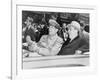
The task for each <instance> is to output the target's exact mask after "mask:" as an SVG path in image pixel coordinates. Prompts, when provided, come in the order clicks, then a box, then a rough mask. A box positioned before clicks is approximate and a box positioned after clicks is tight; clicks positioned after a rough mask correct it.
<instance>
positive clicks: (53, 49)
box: [29, 21, 63, 56]
mask: <svg viewBox="0 0 100 80" xmlns="http://www.w3.org/2000/svg"><path fill="white" fill-rule="evenodd" d="M59 29H60V26H59V24H58V23H57V22H55V21H52V22H50V25H49V34H48V35H43V36H42V37H41V39H40V41H39V42H38V43H35V42H33V45H32V46H30V47H29V49H30V51H33V52H37V53H38V54H39V55H43V56H53V55H57V54H58V53H59V51H60V49H61V47H62V44H63V39H62V38H61V37H59V36H58V34H57V32H58V30H59Z"/></svg>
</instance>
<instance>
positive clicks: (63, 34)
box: [22, 16, 89, 57]
mask: <svg viewBox="0 0 100 80" xmlns="http://www.w3.org/2000/svg"><path fill="white" fill-rule="evenodd" d="M24 24H25V25H24V26H23V27H22V42H23V44H22V48H23V50H24V51H28V52H32V53H33V54H34V52H35V53H37V54H38V55H41V56H55V55H73V54H75V55H80V54H84V53H85V52H89V32H88V31H86V30H85V28H86V26H87V25H85V23H84V22H82V21H80V22H78V21H71V22H70V23H69V24H66V23H62V25H59V23H58V22H57V21H56V18H55V17H53V16H52V17H51V18H50V19H49V21H48V24H47V23H46V22H45V21H41V22H40V23H39V24H38V23H34V19H33V18H31V17H27V19H26V21H25V22H24ZM29 55H30V54H29V53H27V54H26V53H24V52H23V56H24V57H28V56H29Z"/></svg>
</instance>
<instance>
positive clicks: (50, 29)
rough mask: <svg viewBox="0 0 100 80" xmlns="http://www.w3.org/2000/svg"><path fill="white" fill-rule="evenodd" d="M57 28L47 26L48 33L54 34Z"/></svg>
mask: <svg viewBox="0 0 100 80" xmlns="http://www.w3.org/2000/svg"><path fill="white" fill-rule="evenodd" d="M57 32H58V29H56V28H55V27H54V26H51V25H50V26H49V35H55V34H57Z"/></svg>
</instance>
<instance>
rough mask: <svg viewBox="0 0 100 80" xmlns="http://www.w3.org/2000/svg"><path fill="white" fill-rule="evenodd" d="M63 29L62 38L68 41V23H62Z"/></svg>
mask: <svg viewBox="0 0 100 80" xmlns="http://www.w3.org/2000/svg"><path fill="white" fill-rule="evenodd" d="M61 31H62V38H63V40H64V41H66V40H67V38H68V30H67V25H66V23H63V24H62V30H61Z"/></svg>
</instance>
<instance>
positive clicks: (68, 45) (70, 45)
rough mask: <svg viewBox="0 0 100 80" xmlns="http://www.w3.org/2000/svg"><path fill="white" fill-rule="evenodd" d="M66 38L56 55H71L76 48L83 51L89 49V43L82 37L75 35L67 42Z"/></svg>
mask: <svg viewBox="0 0 100 80" xmlns="http://www.w3.org/2000/svg"><path fill="white" fill-rule="evenodd" d="M69 41H70V40H69V39H68V40H67V41H66V42H65V43H64V44H63V46H62V48H61V50H60V52H59V53H58V55H72V54H75V51H76V50H81V51H82V52H83V53H84V52H88V51H89V43H88V42H87V41H86V39H84V38H83V37H80V36H77V37H76V38H75V39H74V40H72V41H71V42H69Z"/></svg>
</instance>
